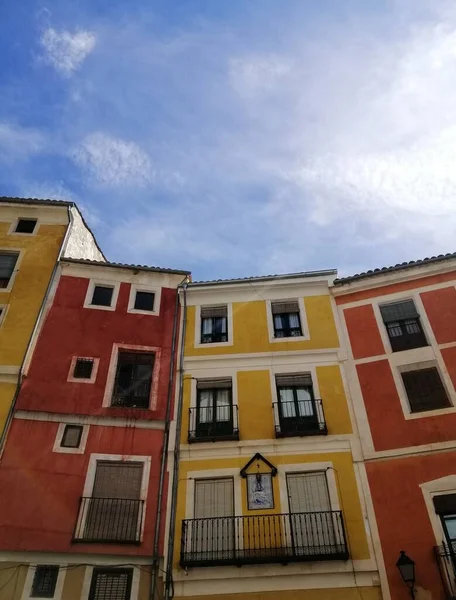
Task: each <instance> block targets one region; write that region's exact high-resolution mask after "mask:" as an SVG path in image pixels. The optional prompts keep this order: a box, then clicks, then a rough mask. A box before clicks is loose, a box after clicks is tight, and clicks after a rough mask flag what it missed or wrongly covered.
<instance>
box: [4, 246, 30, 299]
mask: <svg viewBox="0 0 456 600" xmlns="http://www.w3.org/2000/svg"><path fill="white" fill-rule="evenodd" d="M26 252H27V250H26V249H25V248H0V254H18V257H17V260H16V264H15V266H14V271H13V274H12V275H11V277H10V280H9V281H8V285H7V286H6V288H0V298H1V297H2V296H1V295H2V294H9V293H10V292H11V290H12V289H13V285H14V281H15V280H16V277H17V274H18V272H19V269H20V268H21V263H22V261H23V259H24V255H25V253H26Z"/></svg>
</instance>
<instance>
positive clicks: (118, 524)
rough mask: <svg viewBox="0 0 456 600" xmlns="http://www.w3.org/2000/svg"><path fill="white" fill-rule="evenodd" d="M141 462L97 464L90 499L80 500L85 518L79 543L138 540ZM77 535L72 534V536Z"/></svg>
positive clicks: (142, 466)
mask: <svg viewBox="0 0 456 600" xmlns="http://www.w3.org/2000/svg"><path fill="white" fill-rule="evenodd" d="M143 469H144V463H142V462H133V461H131V462H130V461H128V462H117V461H108V460H106V461H98V462H97V468H96V472H95V479H94V483H93V489H92V496H91V497H89V498H83V499H82V503H81V514H85V515H86V521H85V524H84V526H83V527H82V536H80V537H79V538H78V537H77V535H76V538H77V539H79V540H80V541H91V542H102V541H103V542H125V543H135V542H138V541H140V534H141V532H140V527H141V523H142V509H143V501H142V500H141V485H142V477H143ZM78 533H79V534H80V533H81V532H78V531H77V532H76V534H78Z"/></svg>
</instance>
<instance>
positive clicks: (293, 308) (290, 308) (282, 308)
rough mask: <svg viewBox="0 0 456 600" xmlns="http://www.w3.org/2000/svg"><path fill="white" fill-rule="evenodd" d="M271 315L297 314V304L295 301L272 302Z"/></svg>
mask: <svg viewBox="0 0 456 600" xmlns="http://www.w3.org/2000/svg"><path fill="white" fill-rule="evenodd" d="M271 309H272V314H273V315H283V314H286V313H299V304H298V302H297V301H296V300H294V301H292V302H273V303H272V305H271Z"/></svg>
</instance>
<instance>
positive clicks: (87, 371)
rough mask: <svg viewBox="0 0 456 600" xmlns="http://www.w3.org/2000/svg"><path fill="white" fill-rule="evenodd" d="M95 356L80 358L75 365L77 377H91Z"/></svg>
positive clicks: (75, 375)
mask: <svg viewBox="0 0 456 600" xmlns="http://www.w3.org/2000/svg"><path fill="white" fill-rule="evenodd" d="M93 362H94V361H93V358H78V359H76V364H75V365H74V373H73V377H74V378H75V379H90V378H91V377H92V371H93Z"/></svg>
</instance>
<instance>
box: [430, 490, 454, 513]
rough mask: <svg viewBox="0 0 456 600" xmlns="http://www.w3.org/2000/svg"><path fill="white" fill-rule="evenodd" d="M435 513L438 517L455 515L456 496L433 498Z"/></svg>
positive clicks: (448, 495)
mask: <svg viewBox="0 0 456 600" xmlns="http://www.w3.org/2000/svg"><path fill="white" fill-rule="evenodd" d="M432 501H433V502H434V508H435V512H436V513H437V514H438V515H448V514H456V494H442V495H441V496H434V498H432Z"/></svg>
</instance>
